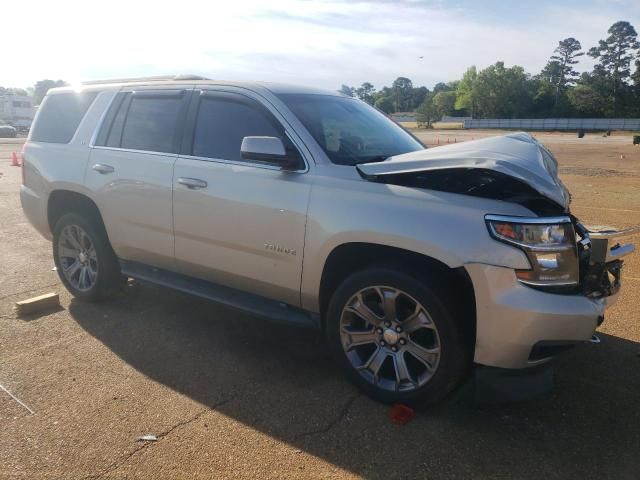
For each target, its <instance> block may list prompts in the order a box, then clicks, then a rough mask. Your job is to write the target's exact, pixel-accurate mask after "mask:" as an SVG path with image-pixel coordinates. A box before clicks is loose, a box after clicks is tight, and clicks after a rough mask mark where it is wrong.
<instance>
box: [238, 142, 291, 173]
mask: <svg viewBox="0 0 640 480" xmlns="http://www.w3.org/2000/svg"><path fill="white" fill-rule="evenodd" d="M240 155H241V156H242V158H244V159H245V160H256V161H258V162H266V163H273V164H275V165H279V166H280V167H282V169H283V170H297V169H298V168H300V159H299V158H298V156H297V155H295V156H294V155H290V154H288V153H287V150H286V149H285V148H284V143H282V140H280V139H279V138H278V137H244V138H243V139H242V145H241V146H240Z"/></svg>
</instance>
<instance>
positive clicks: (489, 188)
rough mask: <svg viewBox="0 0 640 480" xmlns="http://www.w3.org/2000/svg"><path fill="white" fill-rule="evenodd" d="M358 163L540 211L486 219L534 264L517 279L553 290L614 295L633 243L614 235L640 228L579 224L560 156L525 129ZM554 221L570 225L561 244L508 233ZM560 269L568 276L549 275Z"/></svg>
mask: <svg viewBox="0 0 640 480" xmlns="http://www.w3.org/2000/svg"><path fill="white" fill-rule="evenodd" d="M356 168H357V170H358V172H359V173H360V175H361V176H362V177H363V178H364V179H366V180H368V181H371V182H377V183H384V184H391V185H399V186H404V187H409V188H419V189H427V190H435V191H442V192H448V193H455V194H461V195H467V196H474V197H481V198H489V199H493V200H501V201H505V202H510V203H516V204H519V205H522V206H524V207H525V208H527V209H529V210H530V211H531V212H533V213H534V214H535V215H537V216H538V217H536V218H533V217H532V218H517V217H515V218H511V219H508V218H507V219H505V218H498V217H500V216H495V215H487V216H486V217H485V220H487V225H488V227H489V231H490V233H491V234H492V236H493V237H494V238H496V239H498V240H499V241H503V242H504V241H506V242H507V243H512V244H515V245H517V246H519V248H522V249H524V250H525V251H526V252H527V255H528V257H529V262H530V264H531V269H530V270H527V271H519V272H517V273H518V275H519V277H518V278H519V280H520V282H521V283H525V284H527V285H529V286H531V287H533V288H538V289H542V290H545V291H548V292H551V293H565V294H580V293H581V294H584V295H586V296H588V297H590V298H602V297H608V296H612V295H615V294H616V293H617V292H618V290H619V289H620V272H621V269H622V265H623V261H622V257H624V256H626V255H628V254H630V253H632V252H633V251H634V246H633V245H632V244H628V245H621V244H620V243H619V242H618V239H619V238H620V237H623V236H628V235H632V234H635V233H640V227H634V228H630V229H626V230H615V229H611V228H605V227H598V228H596V227H593V228H588V227H585V226H584V225H582V224H581V223H580V222H579V221H578V220H577V219H576V218H575V217H574V216H572V215H571V214H570V211H569V204H570V201H571V196H570V194H569V191H568V190H567V189H566V187H565V186H564V185H563V183H562V182H561V181H560V179H559V176H558V162H557V161H556V159H555V158H554V157H553V155H552V154H551V152H549V150H547V149H546V148H545V147H544V146H543V145H541V144H540V143H539V142H538V141H537V140H535V139H534V138H533V137H531V136H530V135H529V134H526V133H512V134H508V135H503V136H497V137H490V138H484V139H481V140H475V141H468V142H463V143H458V144H454V145H447V146H443V147H437V148H431V149H426V150H421V151H416V152H411V153H406V154H402V155H397V156H394V157H390V158H388V159H387V160H385V161H383V162H371V163H366V164H359V165H357V166H356ZM491 217H496V218H491ZM552 220H553V221H556V223H558V224H559V225H562V224H564V225H565V226H568V225H569V224H572V225H573V228H570V229H567V230H566V231H565V234H566V236H565V238H563V239H561V240H562V242H561V243H562V245H551V246H549V245H545V244H544V243H545V242H543V241H542V240H540V242H539V243H540V244H539V245H530V244H525V243H524V242H522V241H518V240H517V239H516V238H515V237H514V238H510V237H509V235H516V234H522V233H523V232H525V233H526V234H527V235H529V236H530V237H531V236H532V235H533V234H534V233H536V232H538V231H539V230H540V229H541V228H545V229H549V228H554V227H558V225H552V224H549V222H551V221H552ZM492 222H498V224H504V225H503V227H504V229H505V232H507V234H502V233H504V232H502V233H501V232H497V230H496V225H494V224H493V223H492ZM569 230H570V232H569ZM567 232H569V233H567ZM574 232H575V233H574ZM534 236H535V235H534ZM548 240H549V239H547V241H548ZM554 249H556V250H558V252H560V250H562V251H563V252H564V253H562V254H560V253H558V252H556V250H554ZM536 252H538V253H536ZM539 252H542V253H539ZM554 255H556V256H555V257H554V258H551V257H553V256H554ZM538 257H539V258H538ZM576 257H577V258H576ZM569 266H570V267H571V268H569ZM562 269H564V270H563V271H564V273H566V275H565V276H564V277H566V278H564V277H563V276H560V277H557V278H555V277H553V278H552V275H556V276H557V275H558V271H560V270H562ZM545 275H547V276H549V278H546V277H545ZM528 276H530V277H532V278H528Z"/></svg>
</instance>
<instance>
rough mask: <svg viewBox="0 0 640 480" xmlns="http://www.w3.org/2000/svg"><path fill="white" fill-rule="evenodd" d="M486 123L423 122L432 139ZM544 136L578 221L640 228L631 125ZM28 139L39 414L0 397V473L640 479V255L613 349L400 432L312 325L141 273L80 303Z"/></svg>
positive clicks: (6, 361) (0, 197)
mask: <svg viewBox="0 0 640 480" xmlns="http://www.w3.org/2000/svg"><path fill="white" fill-rule="evenodd" d="M494 133H495V132H491V134H494ZM485 134H486V132H479V131H473V132H470V131H462V132H461V131H452V132H433V131H431V132H418V135H419V136H420V137H422V138H423V139H425V141H427V142H428V143H430V144H435V143H437V142H438V140H437V139H438V138H440V143H441V144H442V143H445V142H446V138H447V137H449V138H450V139H451V140H450V141H452V139H453V138H454V137H455V138H456V141H462V140H464V139H469V137H474V138H478V137H479V136H481V135H485ZM537 136H538V138H540V139H541V140H542V141H543V142H545V143H547V144H548V145H549V147H550V148H551V149H552V150H553V151H554V153H555V154H556V155H557V156H558V158H559V160H560V163H561V166H562V168H561V172H562V177H563V180H564V181H565V182H566V183H567V185H568V186H569V187H570V189H571V190H572V192H573V195H574V197H573V198H574V207H573V210H574V213H575V214H577V215H578V216H579V217H581V218H583V220H585V221H586V222H587V223H594V224H612V225H614V226H618V227H622V226H627V225H631V224H640V148H634V147H633V146H631V139H630V137H629V136H618V135H614V136H612V137H607V138H602V137H601V136H600V135H587V137H586V138H585V139H583V140H581V141H578V139H577V138H576V137H575V134H572V135H569V134H544V135H543V134H540V135H537ZM20 148H21V145H20V144H19V143H14V142H12V141H7V140H2V141H0V219H1V221H0V245H1V246H2V250H1V251H0V252H1V253H0V384H1V385H3V386H4V387H5V388H6V389H8V390H9V391H10V392H12V393H13V394H14V395H15V396H16V397H17V398H19V399H20V400H21V401H22V402H24V404H25V405H26V406H28V407H29V408H30V409H31V410H32V411H33V412H34V413H30V412H29V411H28V410H27V409H26V408H24V407H23V406H21V405H20V404H19V403H17V402H16V401H15V400H14V399H13V398H11V397H10V396H9V395H8V394H6V393H4V392H3V391H0V428H1V432H2V434H1V435H0V478H1V479H22V478H24V479H32V478H61V479H62V478H63V479H75V478H113V479H120V478H134V477H136V478H137V477H140V478H281V477H311V478H319V477H322V478H352V477H368V478H433V479H441V478H461V479H466V478H526V479H529V478H530V479H535V480H540V479H541V478H544V479H545V480H549V479H567V478H580V479H584V478H594V479H595V478H598V479H602V478H613V479H637V478H638V475H639V474H638V472H639V471H640V456H639V455H638V452H640V413H639V412H638V406H639V405H640V375H639V368H640V343H638V342H640V309H639V308H638V305H639V304H640V255H636V256H635V257H633V258H632V259H631V260H630V261H628V262H627V266H626V271H625V275H624V276H625V282H626V284H625V287H624V291H623V294H622V295H621V297H620V299H619V300H618V303H617V304H616V305H615V306H614V307H612V308H611V309H610V310H609V313H608V316H607V319H606V321H605V323H604V324H603V326H602V327H601V329H600V330H601V338H602V340H603V343H602V344H601V345H597V346H596V345H587V344H585V345H583V346H580V347H578V348H576V349H574V350H573V351H571V352H569V353H567V354H566V355H565V356H563V357H561V358H560V359H559V360H558V361H557V362H556V368H555V373H556V386H555V389H554V391H553V392H552V393H551V394H550V395H549V396H548V398H545V399H542V400H538V401H535V402H528V403H522V404H517V405H508V406H486V405H485V406H483V405H479V404H477V403H475V402H474V401H473V399H472V396H471V395H469V394H468V392H469V389H468V388H463V389H461V391H460V392H459V393H458V394H456V395H455V396H454V397H453V398H451V399H450V400H449V401H448V402H446V403H445V404H442V405H440V406H438V407H436V408H432V409H430V410H427V411H422V412H419V413H418V414H417V416H416V417H415V418H414V420H413V421H412V422H410V423H409V424H408V425H406V426H404V427H399V426H396V425H393V424H392V423H391V422H390V421H389V419H388V417H387V407H385V406H383V405H381V404H378V403H375V402H373V401H371V400H369V399H368V398H366V397H364V396H362V395H360V394H359V393H358V392H357V391H356V390H355V389H354V388H353V387H352V386H351V385H350V384H349V383H348V382H347V381H346V380H345V379H343V377H342V376H341V374H340V372H338V371H337V370H336V369H335V368H334V367H333V366H332V365H331V363H330V362H329V361H328V358H327V354H326V352H325V350H324V348H323V345H322V342H321V340H320V338H319V337H318V336H317V335H316V334H314V333H312V332H307V331H301V330H296V329H293V328H286V327H281V326H277V325H272V324H269V323H267V322H265V321H263V320H260V319H256V318H252V317H249V316H246V315H242V314H238V313H237V312H234V311H231V310H228V309H225V308H222V307H220V306H218V305H215V304H212V303H209V302H207V301H203V300H200V299H198V298H193V297H190V296H187V295H184V294H181V293H177V292H173V291H169V290H166V289H162V288H159V287H155V286H152V285H149V284H143V283H140V282H131V283H130V284H129V286H128V288H127V289H126V291H125V292H124V293H123V294H122V295H121V296H120V297H119V298H118V299H117V300H115V301H113V302H110V303H104V304H100V305H88V304H83V303H81V302H78V301H75V300H73V299H71V298H70V297H69V295H68V294H67V293H66V291H65V290H64V289H63V287H62V285H61V284H60V282H59V281H58V278H57V275H56V272H54V271H52V267H53V261H52V258H51V251H50V250H51V246H50V244H49V243H48V242H47V241H45V240H44V239H42V238H41V237H40V236H39V235H38V234H37V233H36V232H35V231H34V230H33V229H32V228H31V226H30V225H29V224H28V223H27V221H26V219H25V218H24V216H23V214H22V211H21V208H20V201H19V197H18V191H19V185H20V169H19V168H15V167H11V166H9V158H10V153H11V151H14V150H17V151H19V150H20ZM634 240H635V242H636V243H638V244H640V238H639V237H638V236H637V237H636V238H635V239H634ZM50 291H54V292H58V293H60V295H61V303H62V308H61V309H60V310H58V311H55V312H47V313H46V314H44V315H41V316H36V317H33V318H28V319H17V318H15V315H14V314H13V312H12V308H13V304H14V303H15V302H16V301H18V300H22V299H25V298H28V297H31V296H35V295H38V294H42V293H46V292H50ZM145 434H154V435H156V436H157V437H158V440H157V441H156V442H141V441H138V440H137V439H138V438H139V437H140V436H141V435H145Z"/></svg>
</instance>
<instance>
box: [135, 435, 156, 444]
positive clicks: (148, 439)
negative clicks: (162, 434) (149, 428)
mask: <svg viewBox="0 0 640 480" xmlns="http://www.w3.org/2000/svg"><path fill="white" fill-rule="evenodd" d="M138 441H139V442H157V441H158V437H156V436H155V435H151V434H149V435H143V436H141V437H139V438H138Z"/></svg>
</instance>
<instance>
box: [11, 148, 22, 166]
mask: <svg viewBox="0 0 640 480" xmlns="http://www.w3.org/2000/svg"><path fill="white" fill-rule="evenodd" d="M11 166H12V167H19V166H20V162H19V161H18V155H17V154H16V152H13V153H12V154H11Z"/></svg>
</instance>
